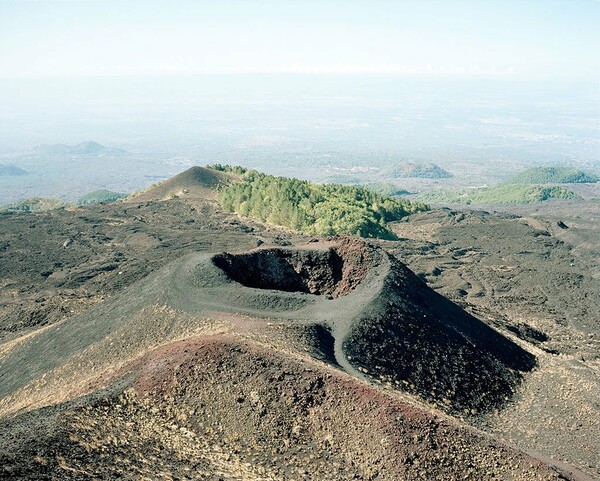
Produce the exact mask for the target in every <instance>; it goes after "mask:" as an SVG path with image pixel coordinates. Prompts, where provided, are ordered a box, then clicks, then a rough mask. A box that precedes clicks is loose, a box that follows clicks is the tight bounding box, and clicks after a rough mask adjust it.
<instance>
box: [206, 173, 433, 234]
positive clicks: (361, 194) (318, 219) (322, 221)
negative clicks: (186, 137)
mask: <svg viewBox="0 0 600 481" xmlns="http://www.w3.org/2000/svg"><path fill="white" fill-rule="evenodd" d="M208 167H209V168H212V169H215V170H220V171H224V172H231V173H234V174H237V175H238V176H239V177H240V179H241V181H240V182H231V183H229V184H228V185H226V186H224V187H222V188H221V189H220V191H219V197H218V199H219V202H220V204H221V206H222V207H223V209H224V210H226V211H228V212H237V213H238V214H240V215H242V216H247V217H253V218H255V219H258V220H260V221H262V222H266V223H268V224H272V225H276V226H280V227H285V228H288V229H291V230H294V231H297V232H303V233H306V234H314V235H343V234H345V235H358V236H361V237H370V238H380V239H395V238H396V236H395V235H394V233H393V232H392V231H391V230H390V229H389V227H388V223H389V222H393V221H397V220H400V219H401V218H402V217H405V216H406V215H408V214H411V213H413V212H419V211H424V210H427V209H428V207H427V206H426V205H425V204H423V203H421V202H410V201H407V200H404V199H394V198H391V197H389V196H386V195H381V194H377V193H375V192H373V191H370V190H368V189H365V188H362V187H356V186H343V185H338V184H314V183H311V182H308V181H304V180H298V179H290V178H285V177H274V176H272V175H266V174H262V173H260V172H257V171H254V170H247V169H244V168H243V167H232V166H228V165H226V166H224V165H220V164H215V165H210V166H208Z"/></svg>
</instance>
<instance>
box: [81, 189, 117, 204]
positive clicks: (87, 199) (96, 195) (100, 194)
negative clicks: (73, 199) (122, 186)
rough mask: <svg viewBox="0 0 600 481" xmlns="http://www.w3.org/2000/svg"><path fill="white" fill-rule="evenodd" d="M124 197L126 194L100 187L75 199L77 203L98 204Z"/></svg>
mask: <svg viewBox="0 0 600 481" xmlns="http://www.w3.org/2000/svg"><path fill="white" fill-rule="evenodd" d="M125 197H127V194H122V193H120V192H113V191H110V190H105V189H100V190H95V191H93V192H90V193H89V194H85V195H84V196H82V197H80V198H79V199H78V200H77V203H78V204H79V205H88V204H100V203H103V202H114V201H115V200H118V199H123V198H125Z"/></svg>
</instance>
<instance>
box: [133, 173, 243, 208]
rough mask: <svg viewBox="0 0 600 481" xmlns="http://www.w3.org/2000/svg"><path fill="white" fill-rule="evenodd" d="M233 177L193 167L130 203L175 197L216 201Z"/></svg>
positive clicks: (159, 184)
mask: <svg viewBox="0 0 600 481" xmlns="http://www.w3.org/2000/svg"><path fill="white" fill-rule="evenodd" d="M232 178H233V176H231V175H230V174H227V173H225V172H219V171H216V170H213V169H207V168H205V167H191V168H189V169H188V170H186V171H184V172H182V173H181V174H178V175H176V176H175V177H172V178H170V179H168V180H165V181H164V182H160V183H158V184H155V185H153V186H150V187H149V188H148V189H145V190H144V191H142V192H140V193H137V194H135V193H134V194H133V195H131V196H130V197H129V198H128V199H127V201H128V202H145V201H149V200H167V199H173V198H175V197H182V196H185V197H199V198H203V199H216V198H217V189H218V188H219V187H221V186H222V185H225V184H227V183H229V182H230V181H231V180H232Z"/></svg>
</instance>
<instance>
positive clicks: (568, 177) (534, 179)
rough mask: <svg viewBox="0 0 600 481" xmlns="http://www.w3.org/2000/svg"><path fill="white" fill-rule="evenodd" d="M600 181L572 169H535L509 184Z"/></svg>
mask: <svg viewBox="0 0 600 481" xmlns="http://www.w3.org/2000/svg"><path fill="white" fill-rule="evenodd" d="M598 181H600V177H598V176H596V175H594V174H590V173H587V172H584V171H582V170H578V169H574V168H571V167H533V168H531V169H527V170H526V171H524V172H521V173H520V174H517V175H515V176H513V177H511V178H510V179H508V181H507V182H506V183H508V184H583V183H594V182H598Z"/></svg>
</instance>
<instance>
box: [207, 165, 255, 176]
mask: <svg viewBox="0 0 600 481" xmlns="http://www.w3.org/2000/svg"><path fill="white" fill-rule="evenodd" d="M206 168H207V169H212V170H218V171H219V172H229V173H230V174H236V175H244V174H247V173H248V172H249V171H250V170H249V169H247V168H246V167H242V166H241V165H223V164H209V165H207V166H206Z"/></svg>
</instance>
